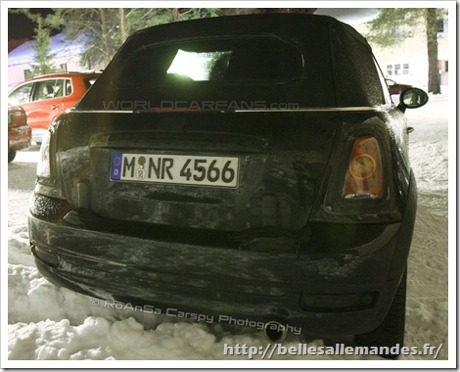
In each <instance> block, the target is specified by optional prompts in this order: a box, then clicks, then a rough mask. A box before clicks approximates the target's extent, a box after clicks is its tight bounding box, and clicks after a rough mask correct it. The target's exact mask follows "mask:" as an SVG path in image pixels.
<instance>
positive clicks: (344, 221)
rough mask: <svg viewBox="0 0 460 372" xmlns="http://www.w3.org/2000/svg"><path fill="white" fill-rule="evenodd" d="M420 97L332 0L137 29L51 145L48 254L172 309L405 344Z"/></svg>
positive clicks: (44, 194)
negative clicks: (330, 11)
mask: <svg viewBox="0 0 460 372" xmlns="http://www.w3.org/2000/svg"><path fill="white" fill-rule="evenodd" d="M417 99H418V100H417ZM427 99H428V98H427V95H426V93H425V92H423V91H421V90H419V89H416V88H412V89H410V90H407V91H405V92H404V93H403V95H402V97H401V104H400V105H399V106H397V107H396V106H395V105H394V104H392V102H391V99H390V96H389V92H388V89H387V87H386V86H385V80H384V78H383V76H382V74H381V71H380V69H379V68H378V65H377V64H376V61H375V59H374V57H373V55H372V51H371V49H370V47H369V45H368V44H367V42H366V40H365V39H364V38H363V37H362V36H361V35H359V34H358V33H357V32H356V31H355V30H354V29H353V28H351V27H350V26H348V25H346V24H343V23H340V22H338V21H337V20H335V19H333V18H329V17H325V16H316V15H300V14H271V15H257V16H252V15H251V16H235V17H222V18H210V19H203V20H197V21H188V22H181V23H173V24H168V25H162V26H156V27H152V28H148V29H145V30H141V31H138V32H136V33H135V34H134V35H132V36H131V37H130V38H129V39H128V40H127V41H126V43H125V44H124V45H123V46H122V47H121V48H120V50H119V51H118V52H117V54H116V56H115V57H114V59H113V60H112V61H111V63H110V64H109V66H108V67H107V69H106V70H105V71H104V73H103V74H102V75H101V77H100V78H99V79H98V80H97V81H96V83H95V84H94V85H93V87H92V88H91V89H90V90H89V91H88V93H87V94H86V95H85V97H84V98H83V99H82V101H81V102H80V103H79V104H78V105H77V106H76V108H75V109H74V110H71V112H68V113H66V114H64V115H62V116H60V117H59V118H58V119H57V120H56V121H55V122H54V124H53V126H52V127H51V128H50V133H49V137H48V138H47V140H46V143H44V144H43V145H42V159H44V161H42V163H41V165H40V166H39V169H38V174H37V176H38V184H37V186H36V188H35V192H34V195H33V199H32V201H31V209H30V219H29V228H30V241H31V248H32V252H33V254H34V256H35V259H36V264H37V267H38V269H39V270H40V271H41V272H42V273H43V275H44V276H46V277H47V278H48V279H49V280H50V281H51V282H53V283H56V284H57V285H60V286H64V287H68V288H71V289H73V290H75V291H78V292H82V293H85V294H88V295H91V296H95V297H99V298H102V299H106V300H112V301H113V300H116V301H122V302H125V303H130V304H141V305H142V304H149V305H150V306H154V307H155V309H157V310H158V312H161V313H166V314H167V315H174V314H176V315H177V314H182V315H183V314H188V317H189V318H192V319H199V318H200V317H199V315H200V314H209V315H210V316H212V317H213V318H212V319H213V320H214V321H215V322H220V323H230V324H238V325H242V324H245V325H249V326H254V327H257V328H260V327H259V326H260V325H261V324H262V325H265V326H266V327H267V330H272V327H274V328H276V327H278V326H279V328H278V329H275V330H288V331H294V330H300V329H301V331H302V333H304V334H305V335H306V336H320V337H322V336H324V337H326V336H341V335H355V336H356V337H355V338H356V344H358V345H360V344H361V345H373V346H379V345H384V346H388V345H390V346H393V345H396V344H400V345H402V343H403V336H404V313H405V295H406V269H407V258H408V253H409V247H410V245H411V239H412V234H413V228H414V220H415V212H416V199H417V197H416V195H417V194H416V184H415V179H414V175H413V173H412V171H411V168H410V165H409V159H408V153H407V151H408V149H407V145H408V133H407V126H406V119H405V118H404V115H403V113H404V111H405V109H406V108H408V107H409V108H416V107H419V106H422V105H423V104H425V103H426V101H427ZM171 309H173V310H174V311H172V312H171ZM271 321H273V322H271ZM262 328H263V327H262ZM299 333H300V332H299ZM382 354H385V352H382ZM387 354H388V353H387ZM390 356H392V355H390Z"/></svg>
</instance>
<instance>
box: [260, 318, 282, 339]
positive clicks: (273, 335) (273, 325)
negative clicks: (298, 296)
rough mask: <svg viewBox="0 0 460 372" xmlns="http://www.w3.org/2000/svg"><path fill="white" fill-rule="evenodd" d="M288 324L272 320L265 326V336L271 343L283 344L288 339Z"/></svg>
mask: <svg viewBox="0 0 460 372" xmlns="http://www.w3.org/2000/svg"><path fill="white" fill-rule="evenodd" d="M287 333H288V331H287V327H286V322H284V321H278V320H271V321H269V322H267V323H266V324H265V328H264V334H265V337H267V338H268V339H269V340H270V341H273V342H282V341H284V340H285V339H286V337H287Z"/></svg>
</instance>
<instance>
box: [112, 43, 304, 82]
mask: <svg viewBox="0 0 460 372" xmlns="http://www.w3.org/2000/svg"><path fill="white" fill-rule="evenodd" d="M302 60H303V59H302V54H301V52H300V50H299V49H298V48H297V47H296V46H295V45H293V44H290V43H287V42H284V41H281V40H279V39H275V38H268V37H267V38H242V39H222V38H221V39H218V40H217V39H211V40H209V39H207V40H189V41H184V42H175V43H171V44H163V45H156V46H151V47H144V48H142V49H139V50H138V51H137V52H136V53H134V54H133V55H132V56H130V58H129V59H128V60H127V62H126V64H125V66H124V68H123V71H122V73H121V74H120V75H119V80H118V81H116V85H119V86H133V85H135V86H139V85H141V86H142V85H152V84H175V83H178V82H186V81H208V82H245V81H248V82H254V81H264V82H284V81H290V80H294V79H297V78H299V77H300V75H301V72H302Z"/></svg>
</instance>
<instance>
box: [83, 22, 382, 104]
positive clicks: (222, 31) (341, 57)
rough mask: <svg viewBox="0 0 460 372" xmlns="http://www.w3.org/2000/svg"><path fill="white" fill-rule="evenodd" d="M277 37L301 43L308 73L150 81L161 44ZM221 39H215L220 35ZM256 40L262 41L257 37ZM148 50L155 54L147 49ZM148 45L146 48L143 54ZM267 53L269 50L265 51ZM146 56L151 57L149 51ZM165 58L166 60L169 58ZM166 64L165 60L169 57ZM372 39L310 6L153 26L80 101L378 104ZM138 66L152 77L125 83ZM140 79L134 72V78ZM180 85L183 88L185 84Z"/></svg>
mask: <svg viewBox="0 0 460 372" xmlns="http://www.w3.org/2000/svg"><path fill="white" fill-rule="evenodd" d="M259 37H262V38H267V37H269V38H271V39H278V40H280V41H282V42H287V43H289V44H291V45H296V48H298V50H299V51H300V53H301V55H302V58H303V62H302V67H301V68H302V73H300V74H299V75H298V78H297V79H295V80H290V81H285V82H277V83H276V84H275V83H270V82H260V81H259V82H251V81H250V80H248V81H247V82H243V83H242V84H240V85H238V83H236V84H233V85H231V84H228V83H226V82H225V81H221V82H200V81H195V82H193V83H190V84H193V87H192V85H190V84H189V85H188V86H187V87H184V88H183V89H182V88H180V87H172V86H167V85H157V84H155V83H152V82H149V78H148V77H149V73H150V70H149V69H152V70H151V71H154V69H156V68H158V66H159V63H160V62H158V61H156V60H155V58H156V57H155V56H158V55H159V54H161V53H160V51H159V49H158V52H157V49H155V48H160V47H161V46H165V45H172V44H174V43H179V44H180V43H183V42H194V41H196V40H199V41H203V40H214V42H217V43H218V42H219V39H221V38H222V39H224V38H225V39H235V40H238V39H241V38H252V39H253V40H256V41H255V43H257V40H258V39H257V38H259ZM216 40H217V41H216ZM254 45H256V44H254ZM148 50H150V53H151V54H150V55H151V56H152V57H151V59H148V58H150V57H148V56H146V53H145V52H146V51H148ZM143 53H144V54H143ZM267 53H270V52H269V51H267ZM146 58H147V59H146ZM165 63H166V62H165ZM164 65H165V64H164ZM376 66H377V65H376V62H375V60H374V57H373V55H372V51H371V48H370V46H369V44H368V43H367V41H366V39H365V38H364V37H362V36H361V35H360V34H359V33H358V32H357V31H356V30H355V29H354V28H352V27H351V26H349V25H347V24H345V23H342V22H340V21H338V20H336V19H334V18H331V17H328V16H321V15H309V14H266V15H243V16H227V17H214V18H204V19H199V20H191V21H184V22H176V23H170V24H165V25H159V26H153V27H149V28H147V29H143V30H139V31H137V32H135V33H134V34H132V35H131V36H130V37H129V38H128V39H127V41H126V42H125V43H124V44H123V45H122V46H121V48H120V49H119V50H118V52H117V54H116V55H115V57H114V58H113V60H112V62H111V63H110V64H109V66H108V67H107V68H106V69H105V71H104V73H103V74H102V76H101V77H100V78H99V79H98V80H97V81H96V83H95V84H94V85H93V87H92V88H91V89H90V90H89V91H88V93H87V94H86V96H85V97H84V98H83V100H82V101H81V102H80V104H79V106H78V108H79V109H103V107H105V106H107V105H106V104H105V102H107V101H133V100H144V101H148V102H149V105H150V106H152V105H153V106H154V107H156V106H158V105H159V103H160V102H161V101H164V100H169V101H174V100H187V101H190V100H197V99H199V100H203V101H206V100H233V101H237V100H245V101H250V100H262V101H265V102H278V103H279V102H288V103H296V104H298V105H299V106H300V107H349V106H376V105H381V104H382V103H384V101H385V99H384V96H383V90H382V83H381V80H380V76H379V74H378V68H377V67H376ZM132 71H138V72H142V74H144V76H146V77H147V78H145V79H141V80H140V82H139V84H137V85H136V84H133V85H132V86H130V87H127V86H126V84H125V85H123V84H121V83H120V82H121V81H124V82H126V81H127V80H128V81H129V79H130V75H131V74H132ZM133 80H135V79H133ZM181 89H182V90H181Z"/></svg>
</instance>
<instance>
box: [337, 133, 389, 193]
mask: <svg viewBox="0 0 460 372" xmlns="http://www.w3.org/2000/svg"><path fill="white" fill-rule="evenodd" d="M382 196H383V168H382V159H381V156H380V148H379V144H378V142H377V140H376V139H375V138H374V137H371V136H362V137H358V138H357V139H356V140H355V142H354V144H353V149H352V151H351V156H350V159H349V161H348V168H347V172H346V175H345V180H344V183H343V187H342V197H343V198H346V199H352V198H371V199H377V198H381V197H382Z"/></svg>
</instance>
